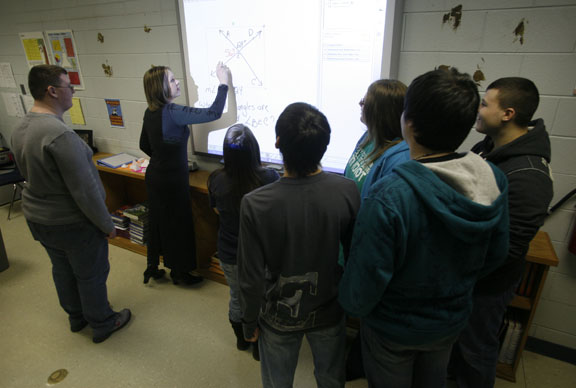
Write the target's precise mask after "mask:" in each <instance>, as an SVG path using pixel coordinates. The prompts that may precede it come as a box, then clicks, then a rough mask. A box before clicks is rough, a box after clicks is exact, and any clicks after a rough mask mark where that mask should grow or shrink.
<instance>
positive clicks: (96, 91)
mask: <svg viewBox="0 0 576 388" xmlns="http://www.w3.org/2000/svg"><path fill="white" fill-rule="evenodd" d="M1 2H2V5H1V7H0V9H2V12H0V62H10V63H11V64H12V70H13V72H14V75H15V78H16V83H17V84H23V85H26V89H27V88H28V86H27V74H28V66H27V64H26V58H25V56H24V50H23V48H22V44H21V43H20V39H19V37H18V33H19V32H32V31H46V30H62V29H71V30H72V31H73V32H74V38H75V41H76V45H77V51H78V58H79V62H80V67H81V70H82V75H83V78H84V82H85V84H86V88H85V90H77V91H76V93H75V97H80V99H81V104H82V109H83V112H84V115H85V119H86V125H85V126H81V125H77V126H72V127H74V128H76V129H92V130H94V140H95V143H96V146H97V147H98V148H99V150H100V151H103V152H111V153H117V152H128V153H130V154H132V155H135V156H144V154H143V153H142V152H141V151H140V149H139V146H138V143H139V139H140V132H141V130H142V117H143V116H144V111H145V110H146V98H145V96H144V88H143V86H142V77H143V75H144V72H145V71H146V70H148V69H149V68H150V66H151V65H167V66H170V67H171V68H172V70H173V71H174V74H175V75H176V77H177V78H178V79H183V76H184V75H183V72H182V57H181V53H180V51H181V49H180V33H179V31H178V18H177V11H176V10H177V3H176V1H175V0H170V1H166V0H134V1H118V0H61V1H60V0H59V1H45V0H25V1H16V2H14V1H8V0H1ZM145 26H147V27H149V28H151V30H150V31H149V32H146V31H145V30H144V27H145ZM98 33H101V34H102V36H103V37H104V42H103V43H100V42H99V41H98ZM103 64H105V65H109V66H111V68H112V76H111V77H108V76H107V75H106V74H105V73H104V69H103V67H102V65H103ZM1 91H11V92H18V90H4V89H3V90H1ZM105 98H115V99H120V101H121V107H122V113H123V115H124V121H125V128H111V127H110V121H109V119H108V116H107V110H106V105H105V103H104V99H105ZM185 101H186V96H185V95H182V96H181V97H179V98H178V99H176V101H175V102H176V103H180V104H184V103H185ZM0 118H1V119H0V131H1V132H2V133H3V134H4V136H5V137H6V138H7V139H9V138H10V134H11V132H12V129H13V128H14V126H15V125H16V123H17V122H18V119H17V118H15V117H10V116H7V115H6V112H5V107H4V104H3V103H2V104H0ZM65 121H66V122H67V123H68V124H70V118H69V115H68V114H66V115H65Z"/></svg>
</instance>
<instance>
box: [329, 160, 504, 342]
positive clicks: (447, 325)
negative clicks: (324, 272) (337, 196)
mask: <svg viewBox="0 0 576 388" xmlns="http://www.w3.org/2000/svg"><path fill="white" fill-rule="evenodd" d="M471 155H473V154H467V155H466V156H465V157H463V158H461V159H462V160H464V159H466V160H468V161H470V160H471V161H472V163H471V164H470V163H469V164H468V165H467V166H464V167H463V168H462V171H459V170H458V169H459V168H460V167H459V163H460V161H458V160H456V161H454V162H453V163H452V164H451V165H448V166H447V168H446V171H448V173H449V174H450V176H448V177H444V176H442V175H441V174H440V175H439V174H437V173H435V172H433V169H431V168H428V167H426V166H424V165H423V164H421V163H419V162H417V161H413V160H412V161H408V162H406V163H403V164H401V165H399V166H397V167H396V168H395V170H394V172H393V173H392V174H390V175H389V176H387V177H385V178H383V179H382V180H380V181H378V182H377V183H376V184H375V185H374V186H373V188H372V189H371V190H370V192H369V194H368V196H367V198H366V199H365V200H364V202H363V204H362V206H361V209H360V212H359V214H358V218H357V221H356V225H355V230H354V236H353V240H352V247H351V251H350V256H349V259H348V262H347V263H346V268H345V272H344V276H343V278H342V281H341V283H340V291H339V301H340V304H341V305H342V307H343V308H344V310H345V311H346V312H347V313H348V314H349V315H351V316H354V317H361V318H362V324H366V325H368V326H369V327H371V328H373V329H374V330H376V331H377V332H378V333H379V334H380V335H382V336H383V337H385V338H386V339H388V340H389V341H392V342H395V343H398V344H404V345H423V344H428V343H432V342H435V341H437V340H442V339H446V338H449V337H451V336H454V337H456V336H457V335H458V333H459V332H460V331H461V330H462V329H463V328H464V327H465V325H466V323H467V319H468V316H469V315H470V312H471V309H472V290H473V287H474V284H475V283H476V280H477V279H478V278H481V277H483V276H485V275H487V274H488V273H490V272H491V271H493V270H494V269H496V268H497V267H498V266H499V265H500V264H501V263H502V262H503V261H504V260H505V259H506V256H507V251H508V228H509V217H508V205H507V181H506V177H505V176H504V174H503V173H502V172H501V171H500V170H498V169H497V168H496V167H495V166H493V165H491V164H489V163H487V162H484V161H479V160H478V159H480V158H479V157H478V156H477V155H474V156H471ZM482 164H484V165H482ZM476 167H479V170H480V172H479V173H477V172H476V170H475V169H476ZM453 173H454V175H452V174H453ZM477 176H483V177H484V178H486V179H487V180H488V181H490V180H491V183H492V186H493V188H494V189H493V190H492V191H493V193H492V194H491V195H492V197H493V198H494V199H493V200H490V201H491V203H485V204H482V203H478V202H476V201H474V200H471V199H470V198H469V195H468V196H467V194H468V193H466V190H463V189H462V187H464V188H466V186H467V185H468V184H472V185H475V187H476V189H478V190H480V191H482V190H483V189H484V186H487V184H485V183H484V182H483V181H482V180H481V179H477ZM462 177H464V178H463V181H462V182H458V180H460V179H461V178H462ZM455 181H456V183H455ZM459 185H460V187H459ZM455 187H457V189H455ZM463 192H464V194H463ZM484 202H486V201H484Z"/></svg>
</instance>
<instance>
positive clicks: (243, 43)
mask: <svg viewBox="0 0 576 388" xmlns="http://www.w3.org/2000/svg"><path fill="white" fill-rule="evenodd" d="M210 39H212V41H211V42H210ZM208 40H209V42H208V45H207V46H208V47H209V57H210V58H218V60H221V61H222V62H224V64H225V65H227V66H228V67H230V69H231V70H232V77H233V80H234V84H235V85H242V86H247V87H261V86H263V85H264V64H265V44H264V26H262V27H259V28H253V27H245V28H240V27H233V28H221V29H218V30H213V31H212V32H211V33H210V36H209V37H208ZM212 73H214V72H212ZM213 75H215V74H213Z"/></svg>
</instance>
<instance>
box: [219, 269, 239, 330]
mask: <svg viewBox="0 0 576 388" xmlns="http://www.w3.org/2000/svg"><path fill="white" fill-rule="evenodd" d="M220 268H222V272H224V277H225V278H226V282H227V283H228V287H230V302H229V303H228V319H230V320H231V321H232V322H242V309H241V307H240V299H239V298H240V294H239V292H240V290H239V286H238V265H236V264H227V263H224V262H223V261H220Z"/></svg>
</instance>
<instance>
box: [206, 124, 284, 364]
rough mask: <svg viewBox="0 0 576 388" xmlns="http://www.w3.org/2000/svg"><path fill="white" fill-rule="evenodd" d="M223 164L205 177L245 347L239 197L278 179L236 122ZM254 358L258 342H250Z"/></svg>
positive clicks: (232, 316) (239, 343)
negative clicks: (241, 302)
mask: <svg viewBox="0 0 576 388" xmlns="http://www.w3.org/2000/svg"><path fill="white" fill-rule="evenodd" d="M223 153H224V167H223V168H220V169H218V170H215V171H214V172H213V173H212V174H210V177H209V178H208V193H209V196H210V206H211V207H212V208H213V209H214V211H215V212H216V213H217V214H218V215H219V220H220V228H219V229H218V259H219V260H220V267H221V268H222V271H223V272H224V276H225V277H226V282H227V283H228V286H229V287H230V303H229V307H228V318H229V320H230V324H231V325H232V329H233V330H234V334H235V335H236V347H237V348H238V350H246V349H248V347H249V346H250V343H249V342H247V341H246V340H245V339H244V334H243V332H242V309H241V307H240V299H239V297H238V294H239V289H238V266H237V264H236V256H237V254H236V252H237V249H238V230H239V228H240V201H241V200H242V198H243V197H244V195H245V194H247V193H249V192H251V191H252V190H254V189H257V188H258V187H260V186H264V185H267V184H268V183H272V182H274V181H277V180H278V178H279V176H278V173H277V172H276V171H274V170H272V169H269V168H264V167H262V163H261V161H260V146H259V145H258V140H256V137H254V134H253V133H252V131H251V130H250V128H248V127H247V126H245V125H243V124H235V125H233V126H231V127H230V128H228V131H227V132H226V136H225V137H224V145H223ZM252 354H253V355H254V358H255V359H257V360H258V359H259V356H258V344H257V343H255V344H254V345H253V353H252Z"/></svg>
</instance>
